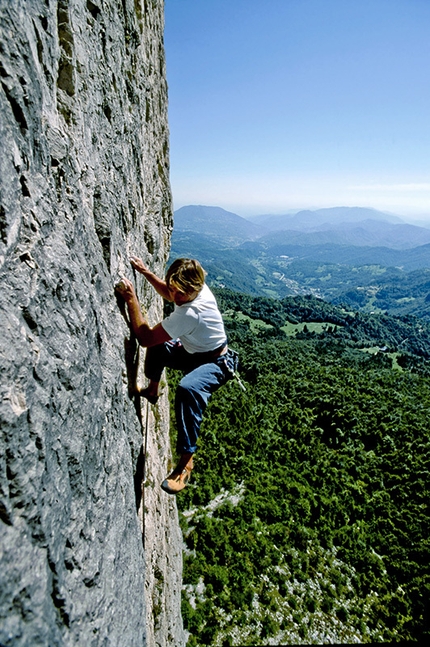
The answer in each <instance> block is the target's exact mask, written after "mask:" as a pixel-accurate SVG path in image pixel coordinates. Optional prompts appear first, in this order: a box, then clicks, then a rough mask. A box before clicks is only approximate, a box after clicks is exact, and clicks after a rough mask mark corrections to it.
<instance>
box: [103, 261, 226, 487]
mask: <svg viewBox="0 0 430 647" xmlns="http://www.w3.org/2000/svg"><path fill="white" fill-rule="evenodd" d="M130 262H131V265H132V267H134V268H135V269H136V270H137V271H138V272H139V273H140V274H143V276H144V277H145V278H146V279H147V281H149V283H150V284H151V285H152V286H153V287H154V289H155V290H156V291H157V292H158V294H160V295H161V296H162V297H163V299H166V300H167V301H172V302H174V304H175V307H174V310H173V312H172V314H171V315H170V316H168V317H167V318H165V319H163V321H161V322H160V323H158V324H157V325H156V326H154V327H151V326H150V325H149V323H148V321H147V319H146V316H145V315H144V314H143V313H142V310H141V307H140V304H139V301H138V299H137V296H136V292H135V290H134V287H133V284H132V283H131V281H129V280H128V279H126V278H124V279H122V280H121V281H120V282H119V283H118V284H117V285H116V290H117V292H118V293H119V294H120V295H121V296H122V297H123V298H124V300H125V302H126V304H127V309H128V313H129V317H130V323H131V326H132V329H133V332H134V334H135V335H136V338H137V340H138V342H139V344H140V345H141V346H143V347H145V348H147V349H148V350H147V352H146V358H145V376H146V377H147V378H148V380H149V383H148V385H147V386H146V388H138V387H137V392H138V393H139V394H140V395H141V396H143V397H144V398H146V399H147V400H148V401H149V402H150V403H151V404H155V403H156V402H157V400H158V398H159V388H160V380H161V375H162V373H163V370H164V368H165V367H168V368H172V369H178V370H180V371H182V372H183V373H184V374H185V375H184V377H183V378H182V380H181V381H180V383H179V385H178V388H177V390H176V394H175V412H176V423H177V431H178V440H177V452H178V454H179V456H180V458H179V461H178V464H177V465H176V467H175V468H174V470H173V472H172V473H171V474H170V476H167V478H166V479H165V480H164V481H163V483H162V485H161V487H162V488H163V490H165V491H166V492H168V493H169V494H177V493H178V492H180V491H181V490H183V489H184V487H185V486H186V485H187V483H188V482H189V479H190V475H191V470H192V469H193V467H194V463H193V456H194V453H195V452H196V449H197V438H198V434H199V429H200V425H201V422H202V418H203V413H204V411H205V409H206V406H207V403H208V400H209V398H210V396H211V395H212V393H214V392H215V391H216V390H217V389H219V387H220V386H222V385H223V384H225V383H226V382H227V381H228V380H230V379H232V378H233V377H234V372H235V368H236V366H235V363H236V361H237V354H236V353H235V352H234V351H231V350H229V349H228V346H227V336H226V333H225V330H224V323H223V320H222V316H221V313H220V311H219V309H218V306H217V303H216V300H215V297H214V295H213V294H212V292H211V290H210V289H209V287H208V286H207V284H206V283H205V275H206V272H205V271H204V270H203V268H202V266H201V265H200V263H199V262H198V261H197V260H194V259H188V258H178V259H177V260H175V261H174V262H173V263H172V265H171V266H170V267H169V269H168V271H167V274H166V277H165V278H164V279H161V278H159V277H158V276H156V275H155V274H154V273H153V272H151V270H150V269H149V268H148V267H147V266H146V265H145V264H144V262H143V261H142V259H140V258H137V257H135V256H132V257H131V258H130Z"/></svg>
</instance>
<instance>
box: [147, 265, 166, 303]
mask: <svg viewBox="0 0 430 647" xmlns="http://www.w3.org/2000/svg"><path fill="white" fill-rule="evenodd" d="M141 274H143V276H144V277H145V279H146V280H147V281H148V282H149V283H150V284H151V285H152V287H153V288H154V290H156V292H158V294H159V295H160V296H162V297H163V299H166V301H171V300H172V299H171V296H170V290H169V288H168V287H167V284H166V281H164V280H163V279H160V277H158V276H157V275H156V274H154V273H153V272H151V271H150V270H145V271H144V272H141Z"/></svg>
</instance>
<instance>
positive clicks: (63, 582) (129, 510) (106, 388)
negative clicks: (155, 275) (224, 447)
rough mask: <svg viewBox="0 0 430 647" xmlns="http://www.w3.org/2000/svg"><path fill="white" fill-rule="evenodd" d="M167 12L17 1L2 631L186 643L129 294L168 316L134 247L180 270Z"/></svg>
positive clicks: (74, 1) (6, 293)
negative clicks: (121, 298)
mask: <svg viewBox="0 0 430 647" xmlns="http://www.w3.org/2000/svg"><path fill="white" fill-rule="evenodd" d="M163 9H164V7H163V2H162V0H0V84H1V87H0V142H1V150H0V164H1V167H0V175H1V177H0V300H1V321H0V328H1V341H0V344H1V348H0V367H1V395H2V399H1V405H0V407H1V409H0V419H1V441H0V442H1V458H0V540H1V551H0V579H1V584H0V644H2V645H13V646H14V647H18V646H24V645H25V646H27V645H28V646H32V647H33V646H34V645H43V646H47V647H55V646H57V645H58V646H61V647H65V646H66V647H68V646H71V645H79V646H82V645H88V646H93V647H96V646H98V645H104V646H110V645H112V646H114V647H135V646H136V647H138V646H139V647H141V646H142V645H145V644H146V645H148V646H152V645H160V646H164V645H166V646H167V645H171V646H172V647H173V646H174V647H177V646H178V645H181V644H183V643H184V636H183V629H182V624H181V617H180V588H181V581H180V578H181V537H180V532H179V528H178V524H177V513H176V507H175V502H174V499H171V498H169V497H168V495H166V494H164V493H163V492H162V491H161V490H160V488H159V482H160V481H161V480H162V478H163V477H164V476H165V470H166V469H167V460H168V447H169V443H168V409H167V404H166V401H165V398H166V396H164V402H163V403H162V404H161V405H160V406H158V407H157V409H156V410H151V411H147V410H146V408H145V405H144V404H142V405H141V403H140V402H139V401H138V400H134V399H133V398H132V397H130V395H129V387H130V384H131V382H132V381H133V379H134V377H135V374H136V372H137V371H138V362H139V359H140V362H142V359H143V352H142V351H140V356H139V349H138V347H137V344H136V342H135V340H134V339H133V338H132V336H131V335H130V331H129V328H128V325H127V322H126V319H125V318H124V316H123V314H122V312H121V307H120V306H121V303H118V302H117V300H116V297H115V295H114V291H113V285H114V282H115V281H116V280H117V279H118V278H119V276H120V275H122V274H125V275H127V276H128V277H129V278H132V279H133V278H135V279H136V281H137V287H138V293H139V295H140V298H141V301H142V302H143V303H144V304H145V306H146V307H147V308H148V312H149V318H150V320H151V323H155V322H156V321H157V320H158V319H159V318H160V317H161V303H160V300H159V299H158V297H156V296H155V294H154V292H153V291H152V289H151V288H148V286H145V285H144V282H143V279H142V277H137V278H136V277H133V274H132V272H131V270H130V266H129V263H128V257H129V255H130V254H136V255H140V256H142V257H143V258H144V259H145V260H146V261H147V262H148V263H149V264H150V266H151V268H153V270H154V271H156V272H163V270H164V264H165V261H166V258H167V254H168V247H169V241H170V233H171V228H172V215H171V214H172V210H171V197H170V188H169V180H168V128H167V116H166V113H167V92H166V81H165V65H164V51H163V20H164V19H163ZM140 370H141V369H140ZM141 407H142V408H141ZM146 429H147V430H148V434H147V447H146V449H147V452H146V466H145V467H146V472H145V487H142V479H143V477H144V475H143V465H144V462H145V461H144V455H143V449H142V443H143V438H144V437H145V432H146ZM142 529H143V530H144V532H143V534H142ZM142 539H144V541H142Z"/></svg>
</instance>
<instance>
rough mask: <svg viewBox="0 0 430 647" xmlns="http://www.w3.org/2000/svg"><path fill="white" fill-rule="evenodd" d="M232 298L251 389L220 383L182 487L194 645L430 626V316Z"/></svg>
mask: <svg viewBox="0 0 430 647" xmlns="http://www.w3.org/2000/svg"><path fill="white" fill-rule="evenodd" d="M217 298H218V300H219V303H220V306H221V309H222V311H223V313H224V316H225V320H226V324H227V327H228V332H229V339H230V345H231V346H232V347H234V348H236V349H238V350H239V351H240V355H241V367H240V374H241V378H242V380H243V382H244V384H245V386H246V391H245V392H244V391H242V390H241V388H240V386H239V384H238V383H237V382H236V381H235V380H234V381H232V382H230V383H229V384H228V385H226V386H225V387H224V388H223V389H221V390H220V391H218V392H217V393H216V394H215V395H214V397H213V399H212V402H211V404H210V406H209V408H208V411H207V415H206V417H205V420H204V423H203V426H202V433H201V438H200V444H199V450H198V453H197V458H196V467H195V469H194V472H193V478H192V481H191V483H190V485H189V486H188V487H187V488H186V490H185V491H184V492H183V493H181V495H180V496H178V498H177V502H178V506H179V507H180V510H181V513H180V514H181V523H182V527H183V533H184V538H185V542H186V553H185V565H184V584H185V594H184V597H183V616H184V621H185V625H186V627H187V629H188V631H189V632H190V633H191V636H190V639H189V642H188V645H189V646H194V647H195V646H197V645H202V646H203V645H220V646H222V645H269V644H291V643H308V644H309V643H314V644H316V643H319V644H321V643H329V642H337V643H348V642H378V641H398V640H418V639H422V640H424V639H425V638H426V637H427V639H428V636H429V630H428V617H429V612H430V609H429V601H430V577H429V576H430V540H429V536H430V518H429V508H428V506H429V503H428V502H429V495H430V492H429V490H430V483H429V468H430V440H429V422H428V420H429V416H430V371H429V368H430V341H429V340H430V334H429V333H430V331H429V326H428V324H426V323H425V322H423V321H422V320H419V319H415V318H413V317H401V318H393V317H388V316H385V315H366V314H363V313H360V314H359V313H356V312H352V311H350V312H348V311H346V310H345V309H342V308H339V307H336V306H333V305H331V304H328V303H326V302H324V301H321V300H319V299H315V298H313V297H294V298H287V299H284V300H272V299H268V298H258V297H250V296H246V295H240V294H237V293H234V292H231V291H226V290H220V291H218V292H217ZM169 379H171V380H172V381H173V380H174V379H177V378H175V377H173V376H170V378H169Z"/></svg>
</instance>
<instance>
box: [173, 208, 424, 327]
mask: <svg viewBox="0 0 430 647" xmlns="http://www.w3.org/2000/svg"><path fill="white" fill-rule="evenodd" d="M369 212H371V213H370V214H369ZM369 215H371V216H372V218H369ZM302 217H303V220H301V218H302ZM379 217H380V218H381V219H380V220H378V218H379ZM261 218H262V219H264V218H266V216H264V217H261ZM275 218H280V219H281V220H280V221H279V222H281V221H282V220H283V222H286V223H290V224H291V223H292V222H293V223H295V225H294V226H295V229H288V230H283V229H279V230H276V231H273V229H272V231H270V229H269V228H268V227H266V226H265V225H264V224H259V223H258V222H251V221H249V220H247V219H245V218H241V217H240V216H238V215H237V214H234V213H231V212H228V211H225V210H224V209H221V208H219V207H203V206H197V205H193V206H189V207H182V209H178V211H176V212H175V225H174V229H173V236H172V248H171V260H173V259H174V258H178V257H179V256H188V257H195V258H198V259H199V260H200V261H201V262H202V264H203V266H204V268H205V269H206V270H207V271H208V273H209V275H208V283H209V285H211V286H214V287H217V286H218V287H227V288H230V289H232V290H235V291H238V292H244V293H247V294H251V295H262V296H270V297H277V298H283V297H285V296H288V295H294V294H313V295H315V296H318V297H320V298H323V299H325V300H327V301H332V302H335V303H345V304H346V305H348V304H350V305H351V306H352V307H354V308H358V309H362V310H365V311H369V312H372V311H380V312H383V311H387V312H389V313H391V314H416V315H417V316H421V317H426V318H429V319H430V229H427V228H425V227H418V226H414V225H409V224H406V223H403V222H401V220H400V218H398V217H396V216H392V215H390V214H384V213H382V212H378V211H375V210H369V209H361V208H358V207H357V208H347V207H339V208H336V209H320V210H318V211H316V212H309V211H306V212H299V213H297V214H295V215H294V216H286V217H285V218H283V217H281V216H279V217H278V216H275ZM254 220H257V219H254ZM300 222H302V226H303V230H300V229H299V224H300Z"/></svg>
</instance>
